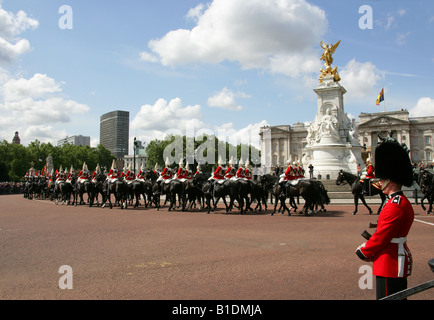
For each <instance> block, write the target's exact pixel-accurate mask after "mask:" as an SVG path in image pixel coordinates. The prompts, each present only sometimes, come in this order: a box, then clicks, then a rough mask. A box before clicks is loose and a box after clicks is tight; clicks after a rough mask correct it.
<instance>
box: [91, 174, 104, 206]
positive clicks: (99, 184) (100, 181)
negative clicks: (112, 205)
mask: <svg viewBox="0 0 434 320" xmlns="http://www.w3.org/2000/svg"><path fill="white" fill-rule="evenodd" d="M106 179H107V176H106V175H105V174H104V173H102V172H99V173H97V174H95V176H94V177H93V179H92V184H93V192H92V203H95V200H96V205H97V206H99V201H98V195H99V194H101V198H102V203H105V201H106V196H107V192H106V190H105V189H104V182H105V181H106Z"/></svg>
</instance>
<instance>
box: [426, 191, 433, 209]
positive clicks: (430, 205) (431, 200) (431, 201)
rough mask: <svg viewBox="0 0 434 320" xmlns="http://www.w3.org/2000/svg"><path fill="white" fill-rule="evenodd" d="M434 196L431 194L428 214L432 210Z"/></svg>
mask: <svg viewBox="0 0 434 320" xmlns="http://www.w3.org/2000/svg"><path fill="white" fill-rule="evenodd" d="M433 198H434V195H432V194H431V195H430V196H429V208H428V211H427V212H426V214H430V213H431V212H432V203H433Z"/></svg>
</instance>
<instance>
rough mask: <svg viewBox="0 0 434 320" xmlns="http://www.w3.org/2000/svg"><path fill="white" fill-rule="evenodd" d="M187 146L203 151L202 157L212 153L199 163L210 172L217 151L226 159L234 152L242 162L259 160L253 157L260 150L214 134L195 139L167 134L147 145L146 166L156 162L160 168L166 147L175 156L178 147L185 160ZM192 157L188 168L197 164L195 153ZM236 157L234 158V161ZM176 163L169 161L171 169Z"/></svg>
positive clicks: (151, 166)
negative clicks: (230, 141) (227, 140)
mask: <svg viewBox="0 0 434 320" xmlns="http://www.w3.org/2000/svg"><path fill="white" fill-rule="evenodd" d="M188 146H190V147H191V148H193V150H194V151H198V150H199V151H200V152H203V153H202V157H208V155H209V154H208V152H212V153H214V157H212V154H211V155H210V158H212V160H211V161H209V162H206V163H205V164H201V168H202V170H203V171H204V172H211V171H212V170H213V169H214V168H215V167H216V165H217V163H218V161H219V151H220V153H221V154H222V153H223V154H224V153H225V154H226V156H225V157H224V159H226V160H228V159H229V155H230V154H234V153H236V158H237V159H243V162H245V161H246V160H247V158H248V159H250V161H251V162H250V163H252V161H254V162H255V163H259V162H260V158H259V159H257V158H255V159H253V157H254V156H255V155H259V154H260V152H259V151H258V150H257V149H255V147H253V146H251V145H245V144H244V145H242V144H240V145H237V146H234V145H231V144H229V143H227V142H225V141H220V140H219V139H218V138H217V137H215V136H214V135H203V136H200V137H197V138H195V139H193V138H187V137H186V136H182V137H181V136H174V135H169V136H167V137H165V138H164V140H153V141H151V142H150V143H149V144H148V145H147V147H146V154H147V160H146V166H147V167H148V168H154V167H155V164H157V166H158V167H159V168H160V169H161V168H163V167H164V166H165V162H166V159H165V158H164V150H165V149H166V148H168V152H169V154H170V155H171V156H175V149H177V148H179V150H182V158H183V159H184V161H185V160H186V159H187V158H186V155H187V149H188ZM206 146H209V147H210V148H207V147H206ZM211 147H212V149H211ZM170 151H171V153H170ZM194 158H195V161H194V163H191V162H190V163H189V164H190V165H193V166H194V168H190V169H195V168H196V166H197V162H196V160H197V155H196V156H195V157H194ZM237 159H234V160H235V161H236V160H237ZM184 163H185V162H184ZM243 164H244V163H243ZM178 165H179V164H178V163H170V167H172V168H173V169H176V168H177V167H178Z"/></svg>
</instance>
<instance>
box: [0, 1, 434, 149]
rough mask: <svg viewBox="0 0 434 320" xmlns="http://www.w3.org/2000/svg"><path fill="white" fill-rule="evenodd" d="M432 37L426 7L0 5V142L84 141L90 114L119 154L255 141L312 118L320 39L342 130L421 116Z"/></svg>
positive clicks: (433, 106) (433, 98)
mask: <svg viewBox="0 0 434 320" xmlns="http://www.w3.org/2000/svg"><path fill="white" fill-rule="evenodd" d="M433 33H434V1H432V0H422V1H419V0H407V1H405V0H376V1H375V0H362V1H359V0H351V1H347V0H327V1H324V0H248V1H246V0H209V1H200V0H160V1H151V0H124V1H118V0H92V1H85V0H74V1H71V0H69V1H68V0H62V1H58V0H38V1H34V0H0V113H1V117H0V141H3V140H6V141H8V142H11V141H12V138H13V137H14V133H15V131H18V132H19V135H20V138H21V142H22V144H24V145H27V144H28V143H30V142H32V141H35V140H36V139H38V140H39V141H41V142H44V143H47V142H50V143H52V144H53V145H57V141H58V140H59V139H63V138H65V137H67V136H73V135H84V136H90V137H91V145H92V146H97V145H98V144H99V121H100V117H101V115H103V114H104V113H107V112H110V111H114V110H124V111H129V112H130V140H131V143H130V145H131V147H130V149H131V148H132V141H133V139H134V137H136V138H137V139H138V140H141V141H143V142H145V144H146V143H149V142H150V141H151V140H153V139H163V138H164V137H165V136H166V135H167V134H170V133H175V134H176V133H179V134H182V135H184V134H187V135H192V134H194V135H199V134H202V133H209V134H216V135H218V134H220V136H221V137H228V139H235V140H231V141H240V142H246V141H244V140H243V139H245V138H246V137H250V138H249V141H247V142H250V143H252V144H254V145H257V140H258V139H259V137H258V133H259V128H260V127H261V126H265V125H269V126H275V125H293V124H295V123H299V122H301V123H308V122H311V121H313V120H314V118H315V115H316V112H317V108H318V107H317V96H316V94H315V92H314V91H313V89H315V88H316V87H317V86H318V84H319V83H318V79H319V75H320V69H321V68H322V67H323V61H321V60H320V57H321V54H322V52H323V50H322V48H321V46H320V43H321V41H323V42H324V43H326V44H335V43H336V42H338V41H341V43H340V44H339V47H338V49H337V50H336V52H335V54H334V55H333V57H334V63H333V66H337V67H338V71H339V73H340V76H341V79H342V80H341V81H340V84H341V85H342V86H343V87H344V88H345V89H346V90H347V93H346V94H345V96H344V111H345V112H346V113H347V114H348V115H349V116H350V117H353V118H355V119H356V121H357V119H358V116H359V115H360V113H362V112H367V113H372V112H383V111H395V110H401V109H407V110H408V111H409V112H410V116H411V117H424V116H434V90H433V83H434V81H433V80H434V73H433V70H434V42H433ZM382 88H384V91H385V101H384V103H382V104H381V105H380V106H377V105H376V99H377V96H378V94H379V93H380V91H381V89H382ZM229 137H232V138H229Z"/></svg>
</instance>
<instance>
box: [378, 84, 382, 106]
mask: <svg viewBox="0 0 434 320" xmlns="http://www.w3.org/2000/svg"><path fill="white" fill-rule="evenodd" d="M382 101H384V88H383V89H381V92H380V94H379V95H378V98H377V106H379V105H380V103H381V102H382Z"/></svg>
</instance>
